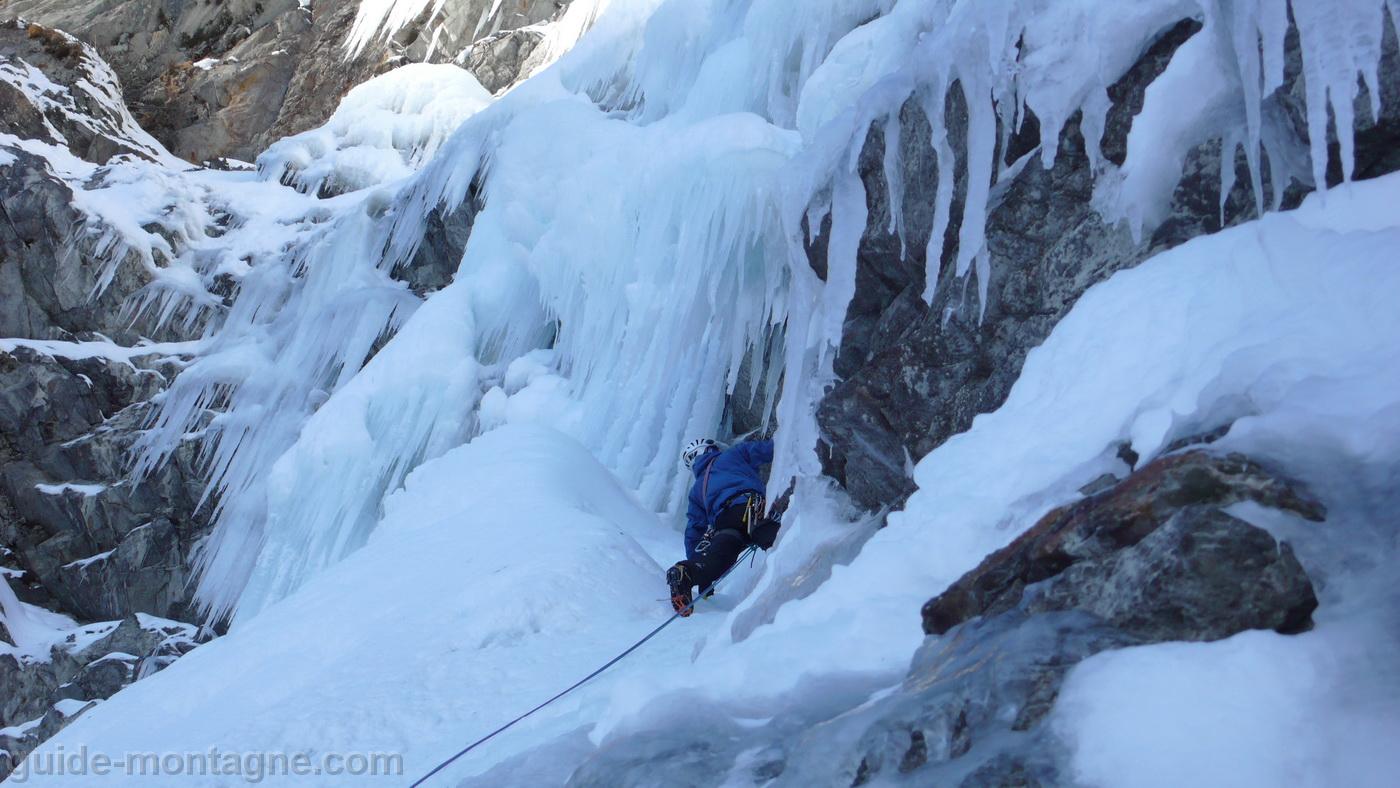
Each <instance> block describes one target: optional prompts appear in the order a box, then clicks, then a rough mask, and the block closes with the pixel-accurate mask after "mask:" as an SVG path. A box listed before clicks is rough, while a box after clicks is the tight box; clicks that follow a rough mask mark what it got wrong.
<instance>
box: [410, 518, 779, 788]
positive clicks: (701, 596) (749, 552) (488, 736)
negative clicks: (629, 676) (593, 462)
mask: <svg viewBox="0 0 1400 788" xmlns="http://www.w3.org/2000/svg"><path fill="white" fill-rule="evenodd" d="M755 552H756V548H754V547H753V546H752V545H750V546H749V547H748V548H747V549H746V550H744V552H743V553H740V554H739V557H738V558H737V559H735V560H734V564H733V566H730V567H729V568H728V569H726V570H724V574H722V575H720V576H719V577H717V578H715V581H714V582H713V583H710V585H709V586H708V587H707V588H705V590H703V591H701V592H700V593H699V594H696V596H695V599H694V600H692V601H691V603H690V604H689V605H686V606H685V607H683V608H681V609H680V610H677V611H676V612H675V613H672V614H671V617H670V618H668V619H666V620H665V621H663V622H661V625H660V626H658V627H657V628H656V629H653V630H652V631H650V632H648V633H647V634H646V636H645V637H643V638H642V639H641V640H638V641H637V642H636V643H633V644H632V645H631V646H628V647H627V650H626V651H624V652H622V653H621V654H618V655H617V656H615V657H613V658H612V659H610V660H608V661H607V663H606V664H604V665H603V666H602V667H600V668H598V669H597V670H595V671H593V672H592V673H589V674H588V675H587V676H584V677H583V678H581V679H579V680H578V681H576V682H574V683H573V684H572V685H570V686H569V688H568V689H566V690H564V691H562V692H560V693H559V694H557V695H555V696H554V697H552V698H550V699H549V700H547V701H545V702H544V703H541V704H540V705H538V706H536V707H535V708H533V709H530V710H529V711H527V712H525V713H524V714H522V715H520V716H519V717H516V718H515V719H513V720H511V721H510V722H507V723H506V724H505V725H502V726H501V727H499V728H497V729H496V730H494V731H491V732H490V733H488V734H486V735H485V736H482V737H481V738H480V739H477V740H476V741H474V742H472V743H471V744H468V745H467V746H466V747H463V748H462V749H461V750H458V751H457V753H456V754H455V755H453V756H452V757H451V758H448V759H447V760H445V761H443V762H442V763H440V764H438V765H437V766H436V767H434V768H433V770H432V771H430V772H428V773H427V774H425V775H423V776H422V777H420V778H418V781H417V782H415V783H413V785H412V786H410V788H418V786H420V785H422V784H423V783H425V782H427V781H428V779H429V778H431V777H432V776H433V775H435V774H437V773H438V772H440V771H442V770H443V769H446V768H447V767H448V765H449V764H451V763H452V762H453V761H455V760H457V759H458V758H460V757H462V756H463V755H466V754H467V753H469V752H471V751H472V750H475V749H476V748H477V747H480V746H481V745H483V744H485V743H486V742H488V741H490V740H491V739H493V738H495V737H496V736H497V735H499V734H501V733H505V732H506V731H507V730H509V729H510V728H511V727H512V726H513V725H515V724H516V723H517V722H520V721H521V720H524V719H525V718H527V717H529V716H530V715H532V714H534V713H535V712H537V711H539V710H540V709H543V708H544V707H546V706H548V705H549V704H551V703H553V702H554V701H556V700H559V699H560V698H562V697H564V696H565V695H568V694H569V693H570V692H573V691H574V690H576V689H578V688H579V687H582V686H583V685H584V684H587V683H588V682H589V681H591V680H593V679H594V678H597V677H598V675H599V674H601V673H602V672H603V671H605V670H607V669H608V668H610V667H612V666H613V665H616V664H617V663H619V662H621V661H622V660H623V659H624V658H626V657H627V655H628V654H631V653H632V652H634V651H636V650H637V649H639V648H641V647H642V645H643V644H645V643H646V642H647V641H648V640H651V639H652V638H654V637H656V636H657V635H659V634H661V630H663V629H665V628H666V627H669V626H670V625H671V624H672V622H674V621H675V620H676V619H678V618H681V617H682V616H685V615H689V614H690V611H691V610H693V609H694V608H695V605H696V603H698V602H699V601H700V600H701V599H704V598H705V595H706V594H708V593H710V592H711V591H713V590H714V588H715V586H717V585H719V581H721V580H723V579H724V578H726V577H728V576H729V573H730V572H733V571H734V568H735V567H737V566H738V565H739V564H741V563H743V561H744V558H746V557H748V556H749V555H752V554H754V553H755Z"/></svg>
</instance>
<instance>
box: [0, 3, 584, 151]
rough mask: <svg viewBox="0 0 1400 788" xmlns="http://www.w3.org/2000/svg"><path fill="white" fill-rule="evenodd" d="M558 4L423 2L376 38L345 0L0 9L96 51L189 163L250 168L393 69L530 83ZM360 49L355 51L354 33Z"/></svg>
mask: <svg viewBox="0 0 1400 788" xmlns="http://www.w3.org/2000/svg"><path fill="white" fill-rule="evenodd" d="M567 5H568V3H567V2H566V0H522V1H520V2H510V3H499V2H496V3H493V2H491V1H490V0H471V1H470V2H461V3H450V4H447V6H446V7H442V4H440V3H438V4H429V3H423V4H421V6H422V8H421V10H420V11H419V12H418V13H417V14H416V15H415V16H414V18H412V19H411V20H408V21H406V22H405V23H403V24H402V25H401V26H399V27H397V28H396V29H390V30H385V31H384V32H383V33H382V34H381V33H379V32H378V30H377V29H375V24H376V23H377V22H379V21H380V20H361V19H359V17H358V14H359V12H360V4H359V3H357V2H354V1H353V0H315V2H304V1H303V2H298V1H297V0H272V2H254V0H234V1H233V2H224V3H203V2H183V1H181V2H173V3H172V2H164V1H163V0H123V2H118V3H111V2H107V0H85V1H83V2H70V1H69V0H5V2H3V3H0V17H4V16H18V17H21V18H24V19H26V20H30V21H33V22H36V23H39V24H43V25H46V26H48V27H52V28H57V29H60V30H63V31H65V32H67V33H70V34H72V35H75V36H77V37H78V38H79V39H82V40H83V41H85V42H87V43H88V44H91V45H92V46H93V47H94V48H95V49H96V50H97V52H98V53H100V54H101V55H102V57H103V58H104V59H106V60H107V62H109V63H110V64H111V65H112V67H113V69H114V70H115V71H116V73H117V75H118V77H119V78H120V80H121V85H122V88H123V89H124V91H125V93H126V95H127V97H128V98H129V104H130V107H131V110H132V113H133V114H134V115H135V116H136V118H137V120H139V121H140V123H141V125H142V127H143V128H145V129H146V130H147V131H149V132H151V134H153V135H154V136H155V137H156V139H158V140H160V142H161V143H162V144H164V145H165V147H166V148H168V149H169V150H170V151H171V152H173V153H175V154H176V155H177V156H180V157H182V158H184V159H187V160H189V161H191V162H195V163H200V162H205V161H209V160H215V159H222V158H231V159H237V160H242V161H252V160H253V159H254V158H255V157H256V156H257V155H258V154H259V153H261V152H262V151H263V150H264V149H265V148H266V147H267V146H268V145H269V144H271V143H272V142H275V141H276V140H278V139H280V138H282V137H285V136H288V135H291V134H296V133H298V132H301V131H305V130H307V129H309V128H312V127H315V126H318V125H320V124H321V123H323V122H324V121H325V120H326V119H327V118H328V117H330V114H331V113H332V112H333V111H334V110H335V108H336V105H337V104H339V102H340V99H341V98H342V97H343V96H344V95H345V94H346V93H347V92H348V91H349V90H350V88H352V87H354V86H355V85H358V84H360V83H361V82H364V81H365V80H367V79H369V78H370V77H373V76H375V75H377V74H382V73H384V72H386V71H388V70H390V69H392V68H394V67H396V66H399V65H403V64H405V63H415V62H431V63H444V62H457V63H459V64H461V65H464V66H466V67H467V68H468V69H470V70H472V71H473V72H475V73H476V74H477V76H478V77H479V78H480V79H481V81H482V84H483V85H485V86H486V87H487V88H488V89H489V90H493V91H494V90H502V89H504V88H506V87H508V86H510V85H511V84H512V83H514V82H516V81H517V80H518V79H520V78H522V77H524V76H526V75H528V71H529V68H530V67H531V65H532V62H533V61H531V60H530V55H531V53H532V52H533V51H534V49H535V47H536V46H537V45H538V43H539V42H540V40H541V39H542V38H543V33H542V32H541V31H540V30H539V29H538V24H539V23H541V22H544V21H547V20H549V19H551V18H554V17H555V16H557V15H558V14H559V12H560V11H562V10H563V9H564V8H565V7H566V6H567ZM356 31H360V32H359V33H358V34H359V35H361V36H363V37H364V38H365V39H367V41H365V42H364V43H363V45H361V46H359V47H357V48H355V49H353V51H352V50H351V48H350V42H351V40H352V32H356Z"/></svg>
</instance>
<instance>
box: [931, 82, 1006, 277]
mask: <svg viewBox="0 0 1400 788" xmlns="http://www.w3.org/2000/svg"><path fill="white" fill-rule="evenodd" d="M959 82H960V83H961V85H962V92H963V97H964V98H965V99H966V100H967V195H966V197H965V200H964V206H965V207H964V209H963V222H962V227H961V229H960V231H959V233H958V257H957V268H956V273H957V275H958V276H959V277H962V276H966V275H967V272H968V270H969V268H970V267H971V265H972V262H973V260H975V259H977V256H978V255H980V254H982V251H983V245H984V244H985V243H986V227H987V223H986V216H987V198H988V195H989V192H990V190H991V187H992V172H993V169H994V168H995V166H996V163H995V157H996V113H995V111H994V109H993V107H992V104H991V98H992V96H991V90H990V88H989V87H988V86H987V85H985V84H983V83H982V82H981V80H980V79H979V77H977V76H974V75H964V74H962V73H961V72H960V73H959ZM939 177H940V178H944V177H950V176H949V175H943V174H942V173H940V175H939Z"/></svg>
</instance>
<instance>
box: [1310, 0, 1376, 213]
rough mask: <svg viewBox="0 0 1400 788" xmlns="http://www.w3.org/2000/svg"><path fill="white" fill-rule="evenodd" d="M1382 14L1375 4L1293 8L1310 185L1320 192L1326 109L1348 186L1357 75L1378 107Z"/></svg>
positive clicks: (1368, 0) (1353, 1) (1351, 0)
mask: <svg viewBox="0 0 1400 788" xmlns="http://www.w3.org/2000/svg"><path fill="white" fill-rule="evenodd" d="M1382 10H1383V7H1382V5H1381V3H1380V2H1378V1H1377V0H1337V1H1336V2H1331V3H1321V2H1315V1H1314V2H1305V1H1304V0H1298V1H1297V2H1294V3H1293V19H1294V21H1295V22H1296V23H1297V25H1298V32H1299V37H1300V39H1301V43H1302V49H1303V78H1304V81H1305V83H1306V95H1307V116H1308V138H1309V141H1310V143H1311V148H1312V159H1313V180H1314V181H1315V182H1316V183H1317V187H1318V188H1319V189H1323V188H1325V185H1326V174H1327V125H1328V124H1327V110H1328V108H1329V107H1330V108H1331V110H1332V115H1333V118H1334V120H1335V121H1336V125H1335V130H1336V132H1337V141H1338V144H1339V146H1340V149H1341V150H1340V154H1341V168H1342V179H1343V180H1344V181H1350V180H1351V176H1352V170H1353V169H1354V167H1355V156H1354V153H1353V151H1354V148H1355V118H1354V113H1353V109H1352V107H1353V104H1354V102H1355V99H1356V91H1357V86H1356V83H1357V77H1358V75H1359V76H1360V77H1361V78H1362V79H1364V80H1365V81H1366V84H1367V85H1368V86H1369V88H1370V93H1371V98H1372V107H1373V108H1374V107H1377V106H1378V105H1377V104H1376V101H1377V100H1378V99H1377V91H1376V89H1375V85H1376V84H1377V83H1378V79H1377V78H1376V70H1377V68H1378V64H1379V62H1380V56H1381V25H1382V23H1383V19H1382V16H1383V14H1382Z"/></svg>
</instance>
